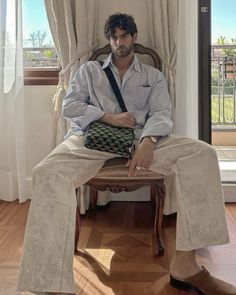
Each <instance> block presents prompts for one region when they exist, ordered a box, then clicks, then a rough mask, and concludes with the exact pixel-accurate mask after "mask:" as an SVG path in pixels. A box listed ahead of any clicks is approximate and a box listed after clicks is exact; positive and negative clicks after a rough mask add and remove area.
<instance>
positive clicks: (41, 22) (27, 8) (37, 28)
mask: <svg viewBox="0 0 236 295" xmlns="http://www.w3.org/2000/svg"><path fill="white" fill-rule="evenodd" d="M23 47H24V66H25V67H50V68H51V67H58V66H59V65H58V60H57V54H56V51H55V46H54V43H53V39H52V35H51V32H50V28H49V24H48V19H47V15H46V10H45V6H44V1H43V0H34V1H32V0H23Z"/></svg>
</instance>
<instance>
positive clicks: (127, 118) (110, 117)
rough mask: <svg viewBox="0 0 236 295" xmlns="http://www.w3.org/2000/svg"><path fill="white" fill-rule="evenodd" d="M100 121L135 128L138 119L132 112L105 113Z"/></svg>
mask: <svg viewBox="0 0 236 295" xmlns="http://www.w3.org/2000/svg"><path fill="white" fill-rule="evenodd" d="M98 121H100V122H103V123H107V124H109V125H113V126H117V127H128V128H134V126H135V124H136V120H135V118H134V116H133V115H132V114H130V113H127V112H126V113H119V114H109V113H105V115H103V116H102V117H101V118H100V119H99V120H98Z"/></svg>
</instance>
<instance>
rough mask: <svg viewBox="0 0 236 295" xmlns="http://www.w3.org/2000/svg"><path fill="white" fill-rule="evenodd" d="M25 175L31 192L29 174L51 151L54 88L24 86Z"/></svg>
mask: <svg viewBox="0 0 236 295" xmlns="http://www.w3.org/2000/svg"><path fill="white" fill-rule="evenodd" d="M24 91H25V124H26V134H25V136H26V159H27V162H26V173H27V182H28V186H29V188H28V192H29V194H30V192H31V172H32V169H33V167H34V166H35V165H36V164H37V163H38V162H40V161H41V160H42V159H43V158H44V157H45V156H47V155H48V153H49V152H50V151H51V150H52V149H53V147H54V142H55V120H54V116H53V102H52V99H53V96H54V94H55V92H56V86H46V85H45V86H38V85H37V86H25V87H24Z"/></svg>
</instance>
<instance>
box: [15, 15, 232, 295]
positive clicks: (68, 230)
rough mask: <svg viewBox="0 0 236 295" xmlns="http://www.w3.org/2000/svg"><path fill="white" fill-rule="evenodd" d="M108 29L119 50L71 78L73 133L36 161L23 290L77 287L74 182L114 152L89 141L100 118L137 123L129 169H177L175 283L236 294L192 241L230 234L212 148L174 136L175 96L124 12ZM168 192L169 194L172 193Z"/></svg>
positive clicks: (67, 104)
mask: <svg viewBox="0 0 236 295" xmlns="http://www.w3.org/2000/svg"><path fill="white" fill-rule="evenodd" d="M105 36H106V37H107V39H108V40H109V42H110V45H111V48H112V54H111V55H110V56H109V57H108V58H107V59H106V60H105V62H104V64H103V66H102V67H101V66H100V64H99V63H98V62H87V63H85V64H84V65H82V66H81V67H80V68H79V69H78V71H77V73H76V75H75V77H74V79H73V80H72V81H71V83H70V87H69V90H68V93H67V95H66V97H65V99H64V102H63V114H64V116H65V117H66V118H67V119H69V120H70V121H71V122H72V123H73V126H72V128H71V134H70V136H69V137H68V138H67V139H66V140H65V141H64V142H63V143H62V144H60V145H59V146H58V147H57V148H56V149H55V150H54V151H53V152H52V153H51V154H50V155H49V156H48V157H47V158H46V159H45V160H43V161H42V162H41V163H40V164H39V165H38V166H36V168H35V169H34V173H33V174H34V189H33V196H32V202H31V207H30V211H29V216H28V221H27V228H26V234H25V242H24V253H23V258H22V263H21V268H20V275H19V284H18V289H19V290H23V291H33V292H35V293H36V294H45V293H46V294H47V293H53V292H59V293H60V294H62V293H66V294H73V293H74V285H73V271H72V261H73V250H74V249H73V246H74V226H75V210H76V197H75V187H78V186H80V185H82V184H84V183H86V182H87V181H88V180H89V179H91V178H92V177H93V176H94V175H95V174H96V173H97V172H98V171H99V169H100V168H101V167H102V165H103V164H104V162H105V161H106V160H108V159H111V158H114V157H115V156H117V155H115V154H111V153H107V152H101V151H95V150H91V149H87V148H85V147H84V136H83V134H84V132H85V130H86V129H87V127H88V126H89V124H90V123H91V122H93V121H96V120H98V121H101V122H105V123H107V124H110V125H114V126H120V127H131V128H134V129H135V133H136V137H137V138H136V139H137V141H138V142H139V144H138V145H137V147H136V150H135V153H134V155H133V157H132V159H131V160H129V161H128V163H127V165H129V172H128V174H129V176H130V177H135V175H137V174H139V173H141V171H142V170H143V169H150V170H153V171H156V172H159V173H162V174H164V175H166V178H168V177H170V175H172V177H173V176H174V182H173V186H174V197H175V198H176V202H177V214H178V215H177V216H178V218H177V229H176V233H177V234H176V235H177V237H176V254H175V256H174V257H173V260H172V262H171V266H170V273H171V281H170V283H171V285H172V286H174V287H176V288H179V289H185V290H189V289H191V288H192V289H195V290H196V291H197V292H198V293H199V294H207V295H216V294H221V295H223V294H224V295H227V294H236V288H235V287H234V286H232V285H230V284H228V283H226V282H223V281H221V280H218V279H216V278H214V277H212V276H211V275H210V274H209V273H208V271H207V270H206V269H205V268H203V267H201V266H199V265H198V263H197V262H196V259H195V250H196V249H199V248H202V247H206V246H209V245H218V244H225V243H227V242H228V241H229V237H228V231H227V226H226V220H225V212H224V203H223V197H222V189H221V183H220V175H219V168H218V161H217V156H216V153H215V150H214V149H213V148H212V147H211V146H210V145H208V144H206V143H204V142H201V141H198V140H193V139H189V138H183V137H179V136H174V135H171V134H170V133H171V130H172V121H171V105H170V99H169V95H168V91H167V87H166V82H165V79H164V77H163V75H162V73H161V72H160V71H158V70H157V69H154V68H152V67H150V66H147V65H144V64H142V63H140V62H139V61H138V59H137V57H136V56H135V55H134V51H133V49H134V43H135V41H136V39H137V27H136V24H135V22H134V19H133V18H132V17H131V16H128V15H126V14H120V13H118V14H114V15H111V16H110V17H109V18H108V20H107V21H106V24H105ZM105 67H110V68H111V70H112V71H113V74H114V76H115V78H116V81H117V83H118V85H119V88H120V91H121V93H122V96H123V98H124V101H125V104H126V107H127V109H128V112H126V113H120V108H119V105H118V103H117V100H116V98H115V95H114V93H113V91H112V89H111V87H110V85H109V82H108V80H107V77H106V76H105V73H104V71H103V69H104V68H105ZM167 197H168V196H167Z"/></svg>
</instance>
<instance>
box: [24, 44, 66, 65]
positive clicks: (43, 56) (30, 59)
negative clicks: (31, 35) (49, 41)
mask: <svg viewBox="0 0 236 295" xmlns="http://www.w3.org/2000/svg"><path fill="white" fill-rule="evenodd" d="M24 67H25V68H59V67H60V65H59V62H58V56H57V53H56V50H55V48H54V47H25V48H24Z"/></svg>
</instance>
